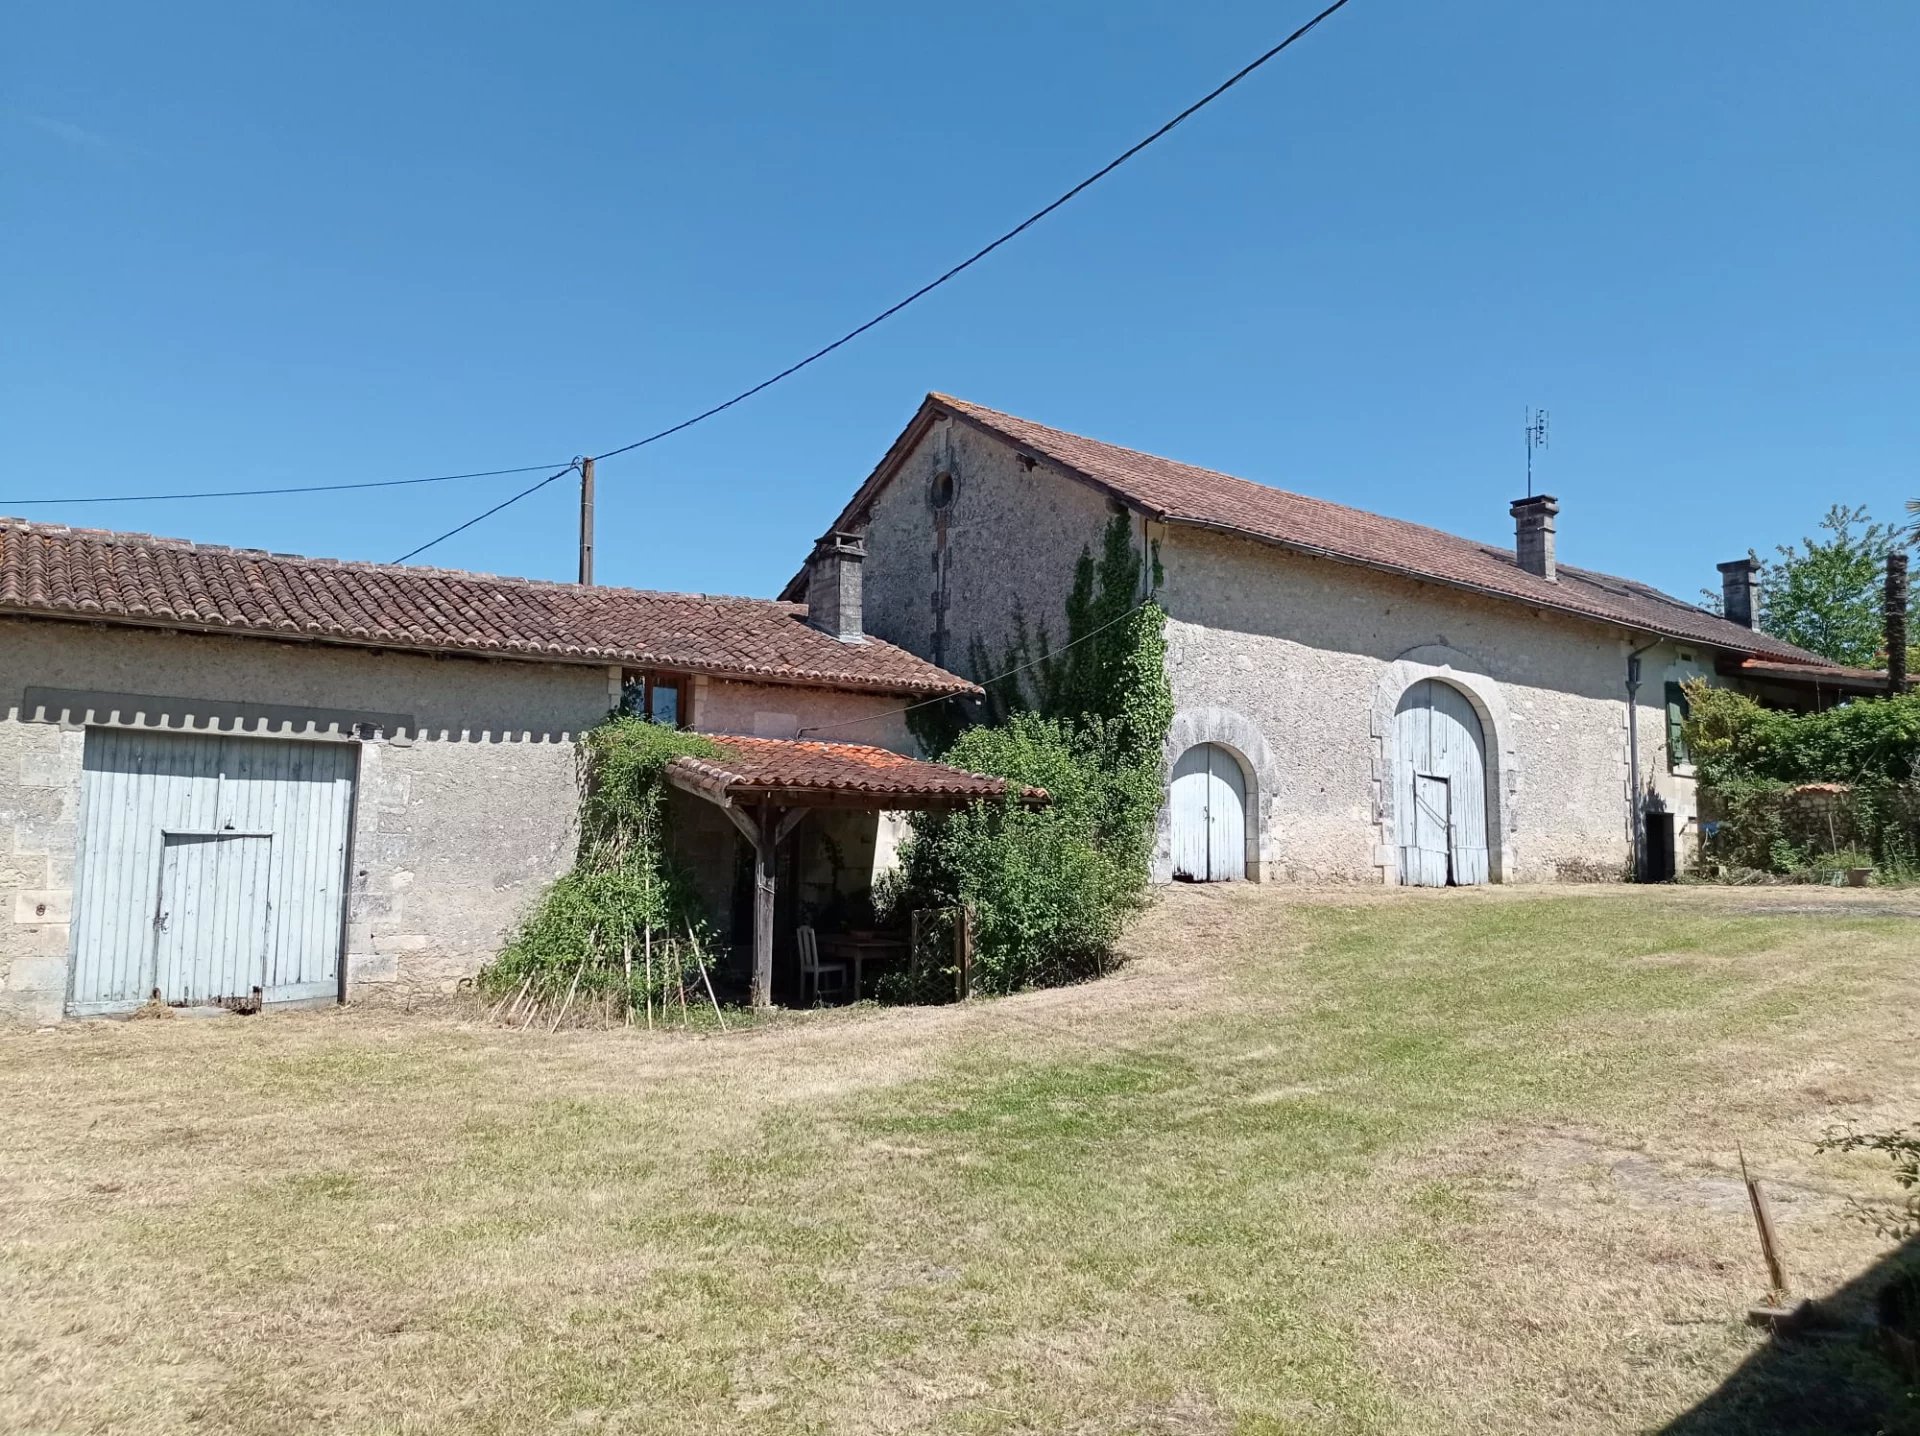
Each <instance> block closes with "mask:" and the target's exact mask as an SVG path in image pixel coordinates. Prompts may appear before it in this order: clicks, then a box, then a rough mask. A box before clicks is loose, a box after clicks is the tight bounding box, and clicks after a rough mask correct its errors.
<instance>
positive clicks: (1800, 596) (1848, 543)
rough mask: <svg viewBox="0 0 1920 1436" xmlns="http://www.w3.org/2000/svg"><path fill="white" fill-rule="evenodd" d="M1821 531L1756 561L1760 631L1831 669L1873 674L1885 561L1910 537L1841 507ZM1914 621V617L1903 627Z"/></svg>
mask: <svg viewBox="0 0 1920 1436" xmlns="http://www.w3.org/2000/svg"><path fill="white" fill-rule="evenodd" d="M1820 528H1821V530H1822V531H1823V534H1824V536H1823V537H1809V538H1806V539H1804V540H1802V541H1801V543H1800V544H1799V545H1794V544H1781V545H1780V546H1779V548H1778V550H1777V552H1778V554H1779V557H1778V558H1774V559H1768V560H1764V561H1762V563H1761V566H1760V573H1759V580H1760V626H1761V628H1762V629H1764V630H1765V631H1766V632H1768V633H1770V634H1772V635H1773V636H1774V637H1775V638H1784V639H1785V640H1786V641H1787V642H1789V643H1794V644H1798V645H1799V646H1800V647H1802V648H1809V649H1812V650H1813V651H1814V652H1815V653H1818V654H1821V655H1823V656H1824V657H1827V658H1831V659H1832V660H1833V661H1834V662H1835V663H1844V664H1847V665H1849V666H1851V667H1855V668H1875V667H1879V666H1880V665H1881V664H1883V663H1884V662H1885V661H1886V656H1885V644H1884V617H1885V615H1884V613H1883V604H1884V595H1885V588H1884V583H1885V578H1886V568H1887V555H1888V554H1890V553H1893V552H1895V551H1896V550H1898V549H1901V548H1904V547H1907V546H1908V545H1910V544H1911V543H1912V542H1913V533H1912V531H1911V530H1910V529H1903V528H1901V527H1899V526H1897V525H1894V524H1882V523H1875V522H1874V521H1873V520H1872V518H1871V517H1869V515H1868V513H1867V510H1866V508H1865V507H1864V506H1862V507H1859V508H1848V507H1847V506H1846V505H1845V504H1835V505H1834V506H1833V507H1832V508H1830V509H1828V510H1827V515H1826V517H1825V518H1823V519H1821V520H1820ZM1756 557H1757V555H1756ZM1915 619H1920V612H1917V613H1915V615H1914V618H1913V619H1910V620H1909V623H1910V624H1911V623H1913V622H1914V621H1915Z"/></svg>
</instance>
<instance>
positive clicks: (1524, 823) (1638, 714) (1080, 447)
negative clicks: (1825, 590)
mask: <svg viewBox="0 0 1920 1436" xmlns="http://www.w3.org/2000/svg"><path fill="white" fill-rule="evenodd" d="M1511 517H1512V520H1513V523H1514V540H1513V543H1512V544H1511V545H1510V546H1509V545H1501V544H1490V543H1483V542H1479V541H1476V540H1473V539H1469V538H1463V537H1460V536H1458V535H1455V534H1450V533H1443V532H1440V531H1438V530H1436V529H1431V528H1426V527H1423V526H1421V525H1418V524H1412V523H1407V522H1404V521H1402V520H1399V519H1393V518H1388V517H1385V516H1383V515H1380V514H1374V513H1367V512H1363V511H1361V510H1359V509H1353V508H1348V507H1345V506H1343V505H1340V504H1336V503H1330V502H1328V501H1326V500H1324V499H1317V498H1310V497H1307V496H1305V495H1302V494H1296V493H1289V492H1286V491H1284V490H1280V489H1275V488H1270V487H1267V486H1266V485H1264V484H1258V483H1253V482H1250V481H1248V480H1246V479H1240V478H1234V477H1232V476H1231V475H1228V474H1221V473H1214V472H1212V471H1210V470H1207V469H1201V468H1196V467H1194V466H1192V465H1189V464H1182V463H1178V462H1175V461H1174V460H1171V459H1163V458H1158V457H1155V456H1153V455H1151V454H1144V453H1140V452H1137V451H1135V450H1132V449H1125V448H1121V447H1119V446H1118V445H1114V444H1108V443H1102V442H1100V441H1098V440H1095V439H1089V438H1084V437H1081V436H1079V435H1076V434H1070V433H1065V432H1063V431H1061V430H1058V429H1053V428H1049V427H1047V426H1045V425H1042V424H1037V423H1034V422H1031V421H1030V420H1026V419H1020V418H1015V417H1014V416H1012V415H1009V414H1003V413H998V412H996V411H994V410H991V409H986V408H983V407H981V406H980V405H977V404H970V403H966V402H964V401H962V400H959V399H953V398H948V397H946V396H944V395H938V394H935V395H930V396H929V397H928V398H927V400H926V401H925V403H923V404H922V405H921V407H920V410H919V412H918V413H917V414H915V415H914V418H913V421H912V423H910V424H909V425H908V426H907V428H906V430H905V431H904V432H903V433H902V434H901V435H900V437H899V438H898V439H897V440H896V441H895V442H894V444H893V447H892V448H891V449H890V450H889V451H888V452H887V454H886V456H885V457H884V458H883V459H882V461H881V463H880V465H879V467H878V468H877V469H875V471H874V472H873V474H872V475H871V476H870V477H869V478H868V479H867V480H866V482H865V483H863V484H861V485H860V487H859V490H858V492H857V493H855V495H854V496H853V498H852V500H851V501H850V502H849V503H848V505H847V506H846V508H845V509H844V510H843V511H842V512H841V514H840V515H839V517H838V519H837V520H836V521H835V524H834V528H835V530H836V531H840V532H844V533H846V534H849V535H858V536H860V537H862V538H864V541H865V545H866V550H867V558H866V563H865V584H866V616H867V626H868V628H869V630H870V631H871V632H873V633H874V634H875V635H877V636H879V637H882V638H885V639H887V640H888V641H890V642H892V643H896V644H898V645H900V646H901V647H902V648H905V649H907V650H910V651H911V652H914V653H917V654H920V655H921V656H923V657H925V658H927V659H928V660H929V661H931V662H933V663H936V664H941V665H945V666H949V667H952V668H954V669H955V670H957V671H959V672H961V673H963V674H966V675H967V676H968V677H971V678H974V679H977V680H985V679H988V678H990V677H993V676H994V675H993V674H992V673H991V672H988V671H985V666H987V665H991V664H992V663H994V662H995V661H996V660H997V658H998V656H999V655H1001V654H1003V653H1005V652H1006V651H1007V642H1008V640H1009V638H1010V636H1011V635H1013V634H1014V633H1015V632H1016V631H1019V630H1021V629H1022V628H1023V627H1024V628H1025V630H1026V631H1028V632H1039V631H1042V630H1043V629H1044V630H1047V631H1050V632H1051V633H1052V634H1053V635H1055V636H1056V637H1057V636H1059V635H1060V634H1062V633H1063V632H1064V628H1065V621H1064V608H1063V606H1064V603H1065V599H1066V596H1067V593H1068V589H1069V585H1070V584H1071V582H1072V578H1073V571H1074V565H1075V563H1076V562H1077V561H1078V559H1079V558H1080V556H1081V554H1082V553H1083V552H1086V551H1089V550H1091V551H1093V552H1095V553H1097V552H1098V551H1099V549H1100V544H1101V538H1102V534H1103V532H1104V531H1105V529H1106V528H1107V526H1108V525H1109V524H1111V523H1113V522H1114V521H1115V520H1116V518H1119V519H1121V520H1123V521H1124V522H1125V523H1126V524H1128V525H1129V526H1130V527H1131V530H1132V532H1133V535H1134V537H1135V541H1136V544H1137V546H1138V547H1139V548H1140V550H1141V551H1142V552H1143V553H1145V552H1149V551H1150V552H1152V553H1154V554H1156V555H1157V557H1158V561H1159V570H1160V574H1161V583H1160V587H1159V590H1158V597H1159V601H1160V602H1161V604H1162V605H1163V606H1164V608H1165V610H1166V612H1167V616H1168V625H1167V637H1168V644H1169V653H1168V660H1167V661H1168V666H1169V669H1170V677H1171V680H1172V685H1173V690H1174V695H1175V699H1176V702H1177V705H1178V716H1177V717H1176V718H1175V720H1174V724H1173V732H1172V735H1171V737H1170V739H1169V741H1168V745H1167V751H1166V773H1167V778H1168V785H1169V798H1168V803H1167V805H1166V808H1165V810H1164V811H1163V813H1162V815H1161V832H1160V841H1159V847H1158V854H1157V857H1156V860H1155V861H1156V875H1157V877H1158V878H1160V879H1161V880H1170V879H1175V878H1183V879H1192V880H1196V881H1199V880H1222V879H1229V880H1230V879H1239V878H1245V879H1254V880H1259V879H1282V880H1286V881H1297V882H1327V881H1348V882H1376V883H1379V882H1384V883H1411V884H1474V883H1483V882H1515V881H1534V880H1552V879H1556V878H1557V879H1575V878H1578V879H1587V878H1618V877H1623V876H1626V875H1627V874H1628V873H1629V872H1630V871H1631V870H1632V868H1633V866H1634V863H1635V860H1636V856H1637V855H1639V856H1643V857H1644V854H1645V850H1646V847H1647V844H1646V843H1645V842H1644V841H1643V840H1644V839H1646V838H1647V836H1648V835H1649V834H1652V835H1654V836H1656V837H1658V836H1661V835H1664V834H1667V833H1671V834H1672V835H1673V836H1674V837H1675V838H1676V839H1677V841H1678V842H1680V843H1682V844H1684V843H1685V842H1686V841H1687V840H1688V839H1689V837H1690V836H1691V835H1692V833H1693V832H1694V831H1695V829H1696V808H1695V802H1694V776H1693V770H1692V767H1691V766H1690V765H1689V763H1688V762H1687V758H1686V754H1685V752H1684V750H1683V748H1682V746H1681V744H1680V743H1679V721H1680V717H1681V715H1682V709H1683V706H1684V703H1685V697H1684V694H1683V693H1682V691H1681V687H1680V685H1681V683H1682V682H1683V681H1684V680H1686V679H1689V678H1696V677H1703V678H1706V679H1707V680H1708V681H1710V682H1715V683H1732V684H1740V685H1742V686H1745V687H1748V688H1750V689H1751V690H1753V691H1755V692H1756V693H1760V694H1762V695H1764V697H1765V698H1766V700H1767V701H1769V702H1774V703H1785V704H1794V705H1805V706H1814V705H1818V704H1823V703H1828V702H1832V701H1835V700H1836V699H1837V698H1839V697H1843V696H1845V695H1847V694H1850V693H1855V692H1863V691H1876V690H1877V689H1878V688H1879V686H1880V685H1882V684H1883V683H1884V681H1885V680H1884V677H1883V676H1882V675H1876V674H1864V673H1860V672H1858V671H1853V670H1846V669H1839V668H1836V667H1834V666H1833V665H1832V664H1830V663H1828V662H1826V661H1825V660H1824V659H1821V658H1820V657H1818V656H1817V655H1815V654H1812V653H1808V652H1805V651H1803V650H1801V649H1798V648H1795V647H1793V646H1792V645H1790V644H1786V643H1782V642H1780V641H1779V640H1777V639H1774V638H1771V637H1769V636H1768V635H1766V634H1764V633H1761V632H1759V631H1757V630H1756V629H1755V628H1754V626H1753V619H1754V614H1755V611H1756V605H1755V600H1754V596H1753V591H1752V586H1753V573H1754V570H1753V565H1752V564H1751V563H1749V562H1748V561H1747V560H1744V559H1742V560H1737V561H1734V562H1729V563H1723V564H1721V565H1719V576H1720V578H1721V580H1722V586H1723V591H1724V595H1725V604H1724V615H1725V616H1721V615H1719V614H1714V613H1709V612H1707V611H1705V610H1704V609H1702V608H1700V607H1698V606H1697V605H1695V604H1691V603H1687V602H1685V601H1683V600H1681V599H1677V598H1673V597H1670V596H1668V595H1666V594H1664V593H1660V592H1658V591H1656V590H1654V589H1652V588H1650V587H1648V586H1647V585H1645V584H1643V583H1639V582H1636V581H1635V580H1633V579H1628V578H1619V577H1615V576H1613V575H1611V574H1605V573H1596V572H1594V571H1592V570H1589V569H1585V568H1576V567H1573V566H1572V565H1570V564H1566V563H1563V562H1561V561H1560V555H1559V552H1558V543H1557V540H1558V535H1557V528H1558V519H1559V505H1558V504H1557V503H1556V502H1555V500H1554V499H1552V498H1550V497H1537V498H1527V499H1522V500H1518V501H1516V502H1514V503H1513V504H1512V506H1511ZM1147 589H1148V569H1147V566H1146V565H1144V564H1143V566H1142V575H1141V592H1142V594H1143V596H1144V594H1145V593H1146V592H1147ZM807 592H808V575H807V574H805V573H802V574H801V575H799V576H797V577H796V578H795V579H794V581H793V582H792V584H791V585H790V586H789V588H788V590H787V594H788V596H789V597H792V598H800V597H804V596H805V595H806V593H807Z"/></svg>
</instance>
